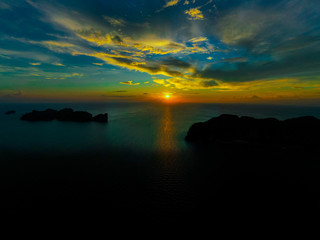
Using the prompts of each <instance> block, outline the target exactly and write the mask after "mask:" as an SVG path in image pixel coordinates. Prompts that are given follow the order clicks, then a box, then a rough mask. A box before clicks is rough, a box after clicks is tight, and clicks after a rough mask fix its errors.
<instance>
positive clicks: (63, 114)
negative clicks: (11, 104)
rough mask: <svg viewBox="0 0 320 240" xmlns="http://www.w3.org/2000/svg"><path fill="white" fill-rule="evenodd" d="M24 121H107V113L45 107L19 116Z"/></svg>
mask: <svg viewBox="0 0 320 240" xmlns="http://www.w3.org/2000/svg"><path fill="white" fill-rule="evenodd" d="M20 119H21V120H24V121H31V122H37V121H52V120H54V119H56V120H58V121H68V122H101V123H107V122H108V113H104V114H98V115H96V116H92V114H91V113H88V112H85V111H74V110H73V109H72V108H64V109H61V110H59V111H57V110H54V109H49V108H48V109H46V110H44V111H37V110H33V111H32V112H29V113H26V114H24V115H23V116H22V117H21V118H20Z"/></svg>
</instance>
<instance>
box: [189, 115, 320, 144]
mask: <svg viewBox="0 0 320 240" xmlns="http://www.w3.org/2000/svg"><path fill="white" fill-rule="evenodd" d="M319 135H320V120H319V119H317V118H315V117H312V116H304V117H298V118H291V119H287V120H284V121H280V120H278V119H276V118H265V119H256V118H253V117H247V116H242V117H238V116H236V115H231V114H222V115H220V116H219V117H214V118H211V119H210V120H208V121H206V122H198V123H195V124H193V125H192V126H191V127H190V129H189V131H188V133H187V136H186V137H185V139H186V141H188V142H217V141H220V142H221V141H222V142H233V143H255V144H279V145H315V144H316V145H319V144H320V139H319Z"/></svg>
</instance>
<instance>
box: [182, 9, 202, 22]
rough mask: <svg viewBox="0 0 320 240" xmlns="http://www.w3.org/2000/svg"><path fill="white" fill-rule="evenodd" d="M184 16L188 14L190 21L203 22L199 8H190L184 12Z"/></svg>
mask: <svg viewBox="0 0 320 240" xmlns="http://www.w3.org/2000/svg"><path fill="white" fill-rule="evenodd" d="M184 13H185V14H188V15H189V16H190V18H189V19H190V20H203V19H204V17H203V14H202V12H201V11H200V10H199V8H190V9H189V10H186V11H185V12H184Z"/></svg>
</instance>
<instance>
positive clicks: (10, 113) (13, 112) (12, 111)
mask: <svg viewBox="0 0 320 240" xmlns="http://www.w3.org/2000/svg"><path fill="white" fill-rule="evenodd" d="M15 113H16V111H14V110H10V111H7V112H6V113H5V114H6V115H12V114H15Z"/></svg>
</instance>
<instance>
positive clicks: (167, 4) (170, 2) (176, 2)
mask: <svg viewBox="0 0 320 240" xmlns="http://www.w3.org/2000/svg"><path fill="white" fill-rule="evenodd" d="M179 2H180V0H170V1H168V2H167V3H166V5H164V6H163V8H167V7H172V6H174V5H177V4H178V3H179Z"/></svg>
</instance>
